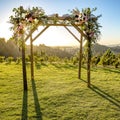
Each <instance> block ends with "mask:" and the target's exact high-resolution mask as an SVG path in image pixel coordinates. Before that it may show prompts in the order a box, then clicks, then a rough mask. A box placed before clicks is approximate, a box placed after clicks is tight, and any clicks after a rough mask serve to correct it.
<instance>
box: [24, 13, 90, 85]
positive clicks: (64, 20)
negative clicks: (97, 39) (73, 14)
mask: <svg viewBox="0 0 120 120" xmlns="http://www.w3.org/2000/svg"><path fill="white" fill-rule="evenodd" d="M54 15H55V16H54V19H57V22H55V23H51V22H49V21H53V17H47V19H48V22H47V23H46V24H45V25H44V26H45V27H44V28H43V29H42V30H41V31H40V32H39V33H38V34H37V35H36V36H35V37H34V38H33V37H32V34H33V33H34V32H35V31H36V29H37V28H38V27H39V26H43V24H41V23H39V22H38V24H37V26H36V27H35V28H33V29H32V30H31V31H30V33H29V35H27V36H26V38H24V40H23V41H24V42H25V41H27V40H28V38H30V46H31V47H30V51H31V79H32V80H34V65H33V42H34V41H35V40H36V39H37V38H38V37H39V36H40V35H41V34H42V33H44V32H45V31H46V30H47V29H48V28H49V27H50V26H62V27H64V28H65V29H66V30H67V31H68V32H69V33H70V34H71V35H72V36H73V37H74V38H75V39H76V40H77V41H78V42H79V43H80V51H79V69H78V79H81V62H82V44H83V42H82V41H83V37H84V38H85V39H88V38H87V36H86V35H85V33H84V32H83V31H82V30H81V29H80V26H81V23H79V24H76V23H74V22H71V21H72V18H69V17H60V16H58V14H57V15H56V14H54ZM40 22H41V21H40ZM69 26H72V27H74V28H75V29H76V30H77V31H78V32H79V33H80V38H77V37H76V35H75V34H74V33H73V32H72V31H71V30H70V29H69V28H68V27H69ZM23 44H25V43H23ZM23 46H24V45H23ZM23 49H24V48H23ZM23 51H24V50H23ZM24 54H25V52H23V56H25V55H24ZM23 58H25V57H23ZM25 66H26V65H25V60H24V59H23V76H24V77H23V79H24V81H27V80H26V79H27V78H26V70H25V69H26V68H25ZM87 66H88V67H87V68H88V69H87V71H89V72H87V73H88V74H87V76H88V77H87V78H88V79H87V80H88V87H89V86H90V63H89V64H88V65H87Z"/></svg>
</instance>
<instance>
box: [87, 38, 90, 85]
mask: <svg viewBox="0 0 120 120" xmlns="http://www.w3.org/2000/svg"><path fill="white" fill-rule="evenodd" d="M87 48H88V55H87V81H88V84H87V86H88V87H90V84H91V83H90V63H91V38H88V46H87Z"/></svg>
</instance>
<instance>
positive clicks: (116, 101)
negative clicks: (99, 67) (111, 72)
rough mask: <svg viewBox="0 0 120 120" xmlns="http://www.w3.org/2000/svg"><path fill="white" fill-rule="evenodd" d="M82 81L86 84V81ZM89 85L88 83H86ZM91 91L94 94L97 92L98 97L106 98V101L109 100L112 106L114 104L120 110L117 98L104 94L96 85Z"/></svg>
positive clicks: (92, 86) (119, 102)
mask: <svg viewBox="0 0 120 120" xmlns="http://www.w3.org/2000/svg"><path fill="white" fill-rule="evenodd" d="M81 80H82V81H84V82H86V81H85V80H83V79H81ZM86 83H87V82H86ZM90 89H91V90H92V91H94V92H96V93H97V94H98V95H100V96H101V97H103V98H105V99H106V100H108V101H109V102H111V103H112V104H114V105H115V106H117V107H118V108H120V100H117V99H116V98H114V97H113V96H111V95H109V94H108V93H106V92H104V91H103V90H101V89H100V88H98V87H97V86H95V85H92V84H91V87H90Z"/></svg>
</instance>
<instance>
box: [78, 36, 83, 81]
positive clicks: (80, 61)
mask: <svg viewBox="0 0 120 120" xmlns="http://www.w3.org/2000/svg"><path fill="white" fill-rule="evenodd" d="M82 38H83V36H82V35H81V37H80V51H79V70H78V79H81V65H82Z"/></svg>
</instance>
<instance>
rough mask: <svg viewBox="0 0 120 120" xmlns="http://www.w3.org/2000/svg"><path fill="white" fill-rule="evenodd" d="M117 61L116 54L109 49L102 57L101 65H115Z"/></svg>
mask: <svg viewBox="0 0 120 120" xmlns="http://www.w3.org/2000/svg"><path fill="white" fill-rule="evenodd" d="M114 60H115V55H114V53H113V52H112V51H111V50H110V49H108V50H107V51H106V52H105V53H104V54H103V56H102V57H101V60H100V63H101V64H102V65H103V66H105V65H113V63H114Z"/></svg>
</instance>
